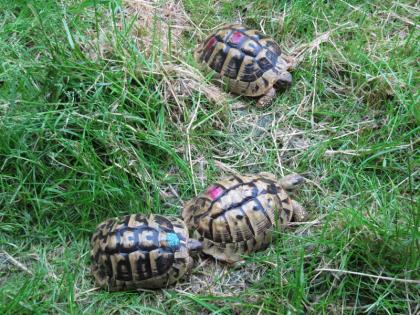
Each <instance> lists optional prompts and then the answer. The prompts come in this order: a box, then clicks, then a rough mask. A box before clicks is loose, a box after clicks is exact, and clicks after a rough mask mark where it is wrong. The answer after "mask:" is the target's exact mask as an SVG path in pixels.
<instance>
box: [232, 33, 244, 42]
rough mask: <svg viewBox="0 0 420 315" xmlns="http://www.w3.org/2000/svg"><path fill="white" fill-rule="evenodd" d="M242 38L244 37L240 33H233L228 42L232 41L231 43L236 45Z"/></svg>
mask: <svg viewBox="0 0 420 315" xmlns="http://www.w3.org/2000/svg"><path fill="white" fill-rule="evenodd" d="M242 37H244V34H242V33H241V32H234V33H233V34H232V37H231V39H230V40H231V41H232V43H234V44H238V43H239V42H240V41H241V39H242Z"/></svg>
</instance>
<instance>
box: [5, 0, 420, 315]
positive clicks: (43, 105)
mask: <svg viewBox="0 0 420 315" xmlns="http://www.w3.org/2000/svg"><path fill="white" fill-rule="evenodd" d="M419 14H420V8H419V6H418V3H417V2H416V1H388V0H382V1H379V0H374V1H346V0H337V1H274V0H272V1H270V0H265V1H245V0H233V1H227V0H220V1H214V0H210V1H199V0H184V1H182V2H179V1H146V0H130V1H129V0H127V1H124V2H120V1H117V0H96V1H95V0H93V1H88V0H85V1H81V0H78V1H76V0H71V1H70V0H69V1H61V2H58V1H52V0H42V1H41V0H35V1H29V0H22V1H8V0H0V56H1V59H0V60H1V63H0V245H1V246H0V248H1V250H0V310H1V313H3V314H7V313H9V314H34V313H36V314H42V313H47V312H48V313H70V314H79V313H87V314H91V313H97V314H100V313H117V314H132V313H140V314H149V313H150V314H154V313H158V314H165V313H169V314H182V313H190V314H192V313H199V314H207V313H215V314H216V313H217V314H232V313H235V314H239V313H240V314H275V313H276V314H286V313H289V314H300V313H305V314H326V313H328V314H357V313H370V314H418V312H419V311H420V309H419V300H420V294H419V292H420V291H419V285H420V282H419V281H420V272H419V269H420V268H419V267H420V257H419V252H420V251H419V250H420V248H419V234H420V233H419V217H420V215H419V211H418V199H419V195H418V188H419V146H418V142H419V124H418V123H419V119H420V117H419V113H420V110H419V107H418V104H419V95H418V86H419V80H418V60H419V45H418V39H419V26H418V21H419ZM236 20H241V21H242V22H243V23H245V24H246V25H248V26H250V27H255V28H258V29H261V30H262V31H264V32H265V33H266V34H269V35H270V36H272V37H273V38H274V39H275V40H276V41H278V42H279V43H280V45H281V47H282V48H283V50H284V53H285V54H287V55H289V56H291V58H293V60H294V70H293V86H292V87H291V89H290V90H288V91H286V92H284V93H279V94H278V96H277V97H276V99H275V101H274V102H273V104H272V105H271V106H269V107H267V108H265V109H257V108H256V107H255V100H254V99H250V98H241V97H239V98H237V97H236V96H235V95H230V94H229V93H226V92H223V91H221V90H220V89H219V88H218V87H217V86H214V85H213V84H212V82H211V80H210V79H211V75H208V74H203V73H201V72H200V70H198V69H199V68H198V65H197V64H196V62H195V61H194V58H193V49H194V47H195V45H196V44H197V43H198V42H199V41H201V40H203V39H204V38H205V37H206V35H207V34H209V33H210V32H211V31H212V30H214V29H215V28H216V27H217V26H219V25H221V24H223V23H226V22H234V21H236ZM168 25H170V27H168ZM259 171H267V172H272V173H274V174H276V175H277V176H278V177H281V176H283V175H287V174H290V173H292V172H298V173H300V174H302V175H303V176H304V177H305V178H306V179H307V183H306V184H305V186H304V187H303V189H302V190H301V191H299V192H298V194H297V196H296V199H298V200H299V201H300V202H301V203H302V204H303V205H304V206H305V208H306V209H307V210H308V212H309V213H310V217H309V219H308V221H307V222H304V223H302V224H299V225H293V226H290V227H289V228H288V229H287V230H286V231H283V232H281V233H279V235H278V236H279V237H277V239H276V241H275V242H274V244H273V245H272V246H271V247H270V248H269V249H268V250H267V251H264V252H260V253H257V254H255V255H250V256H249V257H246V263H245V264H244V265H243V266H239V267H237V268H234V269H233V268H229V267H228V266H225V265H223V264H221V263H218V262H215V261H213V260H211V259H205V258H200V259H198V260H197V261H196V265H195V267H194V269H193V271H192V274H191V275H190V276H189V277H187V278H186V279H185V281H183V282H180V283H179V284H178V285H176V286H173V287H171V288H168V289H165V290H161V291H145V292H141V293H137V292H134V293H112V294H109V293H107V292H105V291H102V290H98V289H97V288H96V286H95V284H94V282H93V278H92V276H91V275H90V270H89V264H90V257H89V247H90V244H89V239H90V236H91V235H92V232H93V230H94V228H95V226H96V225H97V224H98V223H100V222H101V221H103V220H105V219H106V218H109V217H112V216H117V215H124V214H128V213H151V212H155V213H161V214H168V215H179V213H180V210H181V208H182V204H183V202H185V201H187V200H188V199H189V198H191V197H193V196H194V195H195V194H196V193H197V192H199V191H201V190H203V189H204V188H205V187H206V186H208V185H209V184H210V183H211V182H212V181H214V180H216V179H217V178H219V177H220V176H223V175H226V174H230V173H246V172H248V173H255V172H259Z"/></svg>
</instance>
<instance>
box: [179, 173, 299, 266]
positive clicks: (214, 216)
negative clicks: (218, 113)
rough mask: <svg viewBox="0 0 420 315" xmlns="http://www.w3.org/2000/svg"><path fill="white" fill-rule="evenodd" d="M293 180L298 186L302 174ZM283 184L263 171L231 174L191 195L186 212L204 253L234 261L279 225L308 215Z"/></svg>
mask: <svg viewBox="0 0 420 315" xmlns="http://www.w3.org/2000/svg"><path fill="white" fill-rule="evenodd" d="M297 176H298V177H297ZM288 179H289V178H288ZM293 179H294V180H295V182H294V183H293V185H296V186H297V185H298V184H300V183H302V179H303V178H302V177H300V176H299V175H296V176H295V177H294V178H293ZM284 186H285V185H283V184H282V183H281V182H279V181H277V180H276V179H275V177H274V176H273V175H271V174H265V173H260V174H258V175H249V176H246V175H245V176H231V177H227V178H225V179H222V180H220V181H218V182H216V183H215V184H213V185H211V186H210V187H208V188H207V189H206V190H205V191H204V192H203V193H201V194H200V195H198V196H197V197H196V198H194V199H192V200H190V201H189V202H188V203H187V204H186V205H185V207H184V209H183V212H182V217H183V219H184V220H185V222H186V223H187V225H188V226H189V227H190V228H192V229H193V230H194V236H195V237H196V238H197V239H199V240H200V241H201V242H202V244H203V252H204V253H206V254H209V255H211V256H213V257H215V258H216V259H219V260H223V261H228V262H235V261H238V260H240V259H241V255H242V254H246V253H251V252H254V251H257V250H262V249H265V248H266V247H267V246H268V245H269V244H270V242H271V240H272V230H273V228H274V227H275V226H285V225H286V224H287V223H288V222H290V221H291V220H292V219H294V220H296V221H301V220H303V218H304V217H305V214H304V213H303V212H302V211H303V208H302V207H301V206H300V205H299V204H298V203H297V202H295V201H294V200H292V199H291V198H290V196H289V193H288V192H286V190H285V189H284ZM295 210H296V211H297V212H299V213H298V215H296V214H295V213H294V211H295Z"/></svg>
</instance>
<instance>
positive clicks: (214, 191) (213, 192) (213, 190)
mask: <svg viewBox="0 0 420 315" xmlns="http://www.w3.org/2000/svg"><path fill="white" fill-rule="evenodd" d="M222 192H223V189H222V188H220V187H217V186H211V187H210V188H209V189H207V193H208V194H209V195H210V198H211V199H216V198H217V197H219V196H220V195H221V194H222Z"/></svg>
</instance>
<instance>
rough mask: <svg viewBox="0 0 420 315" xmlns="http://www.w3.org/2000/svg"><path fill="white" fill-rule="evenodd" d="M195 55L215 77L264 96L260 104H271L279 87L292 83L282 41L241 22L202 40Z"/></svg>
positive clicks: (246, 92)
mask: <svg viewBox="0 0 420 315" xmlns="http://www.w3.org/2000/svg"><path fill="white" fill-rule="evenodd" d="M194 56H195V59H196V60H197V62H198V63H199V64H201V65H202V66H203V68H204V69H205V70H206V71H211V70H213V71H214V72H215V76H214V78H215V79H217V80H222V81H224V82H225V83H226V84H227V87H228V89H229V90H230V91H231V92H232V93H235V94H239V95H245V96H252V97H257V96H262V97H261V98H260V99H259V100H258V102H257V106H258V107H264V106H266V105H268V104H269V103H270V102H271V101H272V100H273V99H274V97H275V94H276V90H283V89H285V88H287V87H289V86H290V85H291V83H292V75H291V74H290V72H288V71H287V70H288V69H289V68H290V64H289V63H288V61H286V59H287V57H284V56H283V55H282V53H281V49H280V47H279V45H278V44H277V43H276V42H275V41H274V40H273V39H272V38H270V37H267V36H265V35H264V34H262V33H261V32H259V31H258V30H253V29H249V28H247V27H245V26H243V25H241V24H227V25H225V26H222V27H221V28H220V29H218V30H217V31H216V32H215V33H213V34H212V35H211V36H209V37H208V38H207V39H206V40H205V41H204V42H203V43H201V44H199V45H198V47H197V48H196V49H195V52H194Z"/></svg>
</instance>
